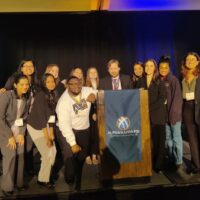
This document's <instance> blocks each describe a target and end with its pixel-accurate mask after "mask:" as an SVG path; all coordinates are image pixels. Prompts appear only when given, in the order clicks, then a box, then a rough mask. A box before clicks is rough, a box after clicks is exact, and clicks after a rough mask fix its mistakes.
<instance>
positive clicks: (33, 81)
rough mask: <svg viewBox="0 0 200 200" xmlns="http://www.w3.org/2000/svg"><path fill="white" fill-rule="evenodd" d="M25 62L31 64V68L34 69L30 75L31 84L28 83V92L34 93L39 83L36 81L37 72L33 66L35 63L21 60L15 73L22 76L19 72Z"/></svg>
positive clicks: (30, 60) (29, 60)
mask: <svg viewBox="0 0 200 200" xmlns="http://www.w3.org/2000/svg"><path fill="white" fill-rule="evenodd" d="M26 62H32V63H33V67H34V72H33V74H32V75H31V83H30V90H31V91H32V92H33V93H35V92H36V90H37V89H38V85H39V81H38V78H37V70H36V65H35V62H34V61H33V60H32V59H29V58H27V59H23V60H22V61H21V62H20V64H19V67H18V70H17V72H18V73H19V74H23V73H22V71H21V68H22V67H23V66H24V64H25V63H26Z"/></svg>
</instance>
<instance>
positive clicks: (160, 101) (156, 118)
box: [137, 77, 167, 125]
mask: <svg viewBox="0 0 200 200" xmlns="http://www.w3.org/2000/svg"><path fill="white" fill-rule="evenodd" d="M137 88H144V89H148V96H149V113H150V122H151V123H152V124H158V125H164V124H166V121H167V116H166V105H165V104H164V103H165V101H166V98H167V96H166V89H165V85H164V82H163V81H160V80H157V81H154V80H153V81H151V84H150V86H149V88H147V82H146V77H142V78H140V79H139V80H138V82H137Z"/></svg>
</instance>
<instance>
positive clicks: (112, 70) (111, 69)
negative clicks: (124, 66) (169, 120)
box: [99, 59, 133, 90]
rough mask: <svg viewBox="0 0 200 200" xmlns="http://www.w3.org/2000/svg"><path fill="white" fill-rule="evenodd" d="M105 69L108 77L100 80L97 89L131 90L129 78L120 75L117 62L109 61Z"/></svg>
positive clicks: (114, 60)
mask: <svg viewBox="0 0 200 200" xmlns="http://www.w3.org/2000/svg"><path fill="white" fill-rule="evenodd" d="M107 68H108V73H109V75H110V76H107V77H105V78H103V79H101V80H100V86H99V88H100V89H101V90H122V89H132V88H133V86H132V83H131V79H130V77H129V76H127V75H124V74H120V64H119V61H118V60H116V59H111V60H110V61H109V62H108V65H107Z"/></svg>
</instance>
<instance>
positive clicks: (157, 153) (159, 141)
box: [137, 59, 166, 172]
mask: <svg viewBox="0 0 200 200" xmlns="http://www.w3.org/2000/svg"><path fill="white" fill-rule="evenodd" d="M144 66H145V77H143V78H141V79H139V80H138V83H137V88H144V89H147V90H148V94H149V114H150V125H151V137H152V144H153V147H152V149H153V154H152V156H153V160H152V161H153V168H154V170H155V171H157V172H162V170H164V167H165V123H166V108H165V101H166V91H165V86H164V84H163V82H162V81H160V80H159V79H158V76H159V73H158V69H157V63H156V61H155V60H153V59H148V60H147V61H146V62H145V63H144Z"/></svg>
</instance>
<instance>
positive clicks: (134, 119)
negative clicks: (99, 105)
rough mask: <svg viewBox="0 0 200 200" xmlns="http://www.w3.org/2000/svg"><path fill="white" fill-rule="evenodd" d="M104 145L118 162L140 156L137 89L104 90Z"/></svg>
mask: <svg viewBox="0 0 200 200" xmlns="http://www.w3.org/2000/svg"><path fill="white" fill-rule="evenodd" d="M104 98H105V120H106V121H105V124H106V145H107V148H108V149H109V151H110V152H111V153H112V155H113V156H114V157H115V158H116V159H117V160H118V161H119V162H120V163H127V162H136V161H140V160H141V158H142V150H141V119H140V94H139V90H118V91H105V95H104Z"/></svg>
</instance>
